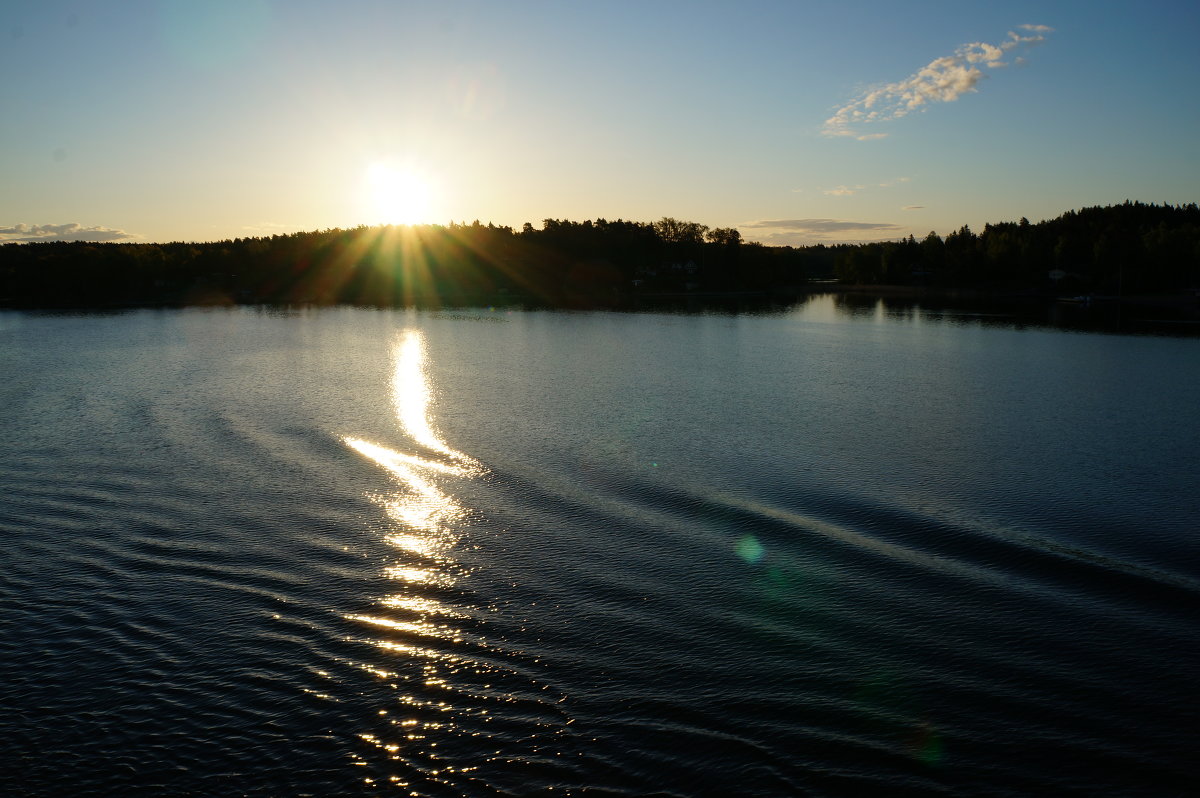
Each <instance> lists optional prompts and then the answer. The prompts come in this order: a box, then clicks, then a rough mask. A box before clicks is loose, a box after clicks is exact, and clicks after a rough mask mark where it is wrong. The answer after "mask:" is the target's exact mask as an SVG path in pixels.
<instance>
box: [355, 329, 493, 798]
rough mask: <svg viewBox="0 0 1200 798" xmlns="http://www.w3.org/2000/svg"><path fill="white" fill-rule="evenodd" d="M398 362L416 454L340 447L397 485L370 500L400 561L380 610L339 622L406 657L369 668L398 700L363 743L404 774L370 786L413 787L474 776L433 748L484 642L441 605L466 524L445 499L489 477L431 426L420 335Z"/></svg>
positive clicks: (403, 346) (387, 570) (402, 345)
mask: <svg viewBox="0 0 1200 798" xmlns="http://www.w3.org/2000/svg"><path fill="white" fill-rule="evenodd" d="M393 358H394V370H393V375H392V381H391V400H392V405H393V408H394V411H395V415H396V419H397V421H398V422H399V426H400V428H401V429H402V430H403V431H404V432H405V433H406V435H407V438H408V441H407V443H408V444H409V445H410V446H412V447H413V448H414V450H415V453H410V452H403V451H397V450H396V449H393V448H390V447H388V446H383V445H381V444H379V443H373V442H371V441H366V440H363V439H361V438H357V437H351V436H345V437H343V439H342V440H343V441H344V442H345V443H346V445H347V446H349V447H350V448H351V449H353V450H354V451H356V452H358V453H359V454H361V455H363V456H364V457H366V458H368V459H370V460H372V461H373V462H375V463H376V464H378V465H379V466H381V467H382V468H383V469H385V470H386V471H387V472H388V473H389V474H390V475H391V476H392V477H393V478H394V480H395V485H396V490H395V491H393V492H390V493H387V494H384V495H373V498H375V499H376V500H377V501H378V503H379V504H380V506H381V507H382V509H383V510H384V512H385V514H386V518H387V519H388V520H389V521H390V523H391V528H390V529H388V531H387V533H386V534H385V536H384V538H383V539H384V541H385V542H386V543H387V544H389V545H390V546H391V547H392V548H393V549H394V550H395V552H396V557H395V559H394V560H393V561H391V562H389V563H388V564H386V565H385V566H384V567H383V571H382V575H383V578H384V579H386V580H387V581H388V582H390V583H391V584H392V585H393V587H392V590H391V592H390V593H389V594H388V595H385V596H383V597H382V598H380V599H378V600H377V602H376V604H377V605H378V606H377V608H376V610H374V611H371V612H359V613H352V614H346V615H344V616H343V617H344V618H345V619H346V620H347V621H350V622H352V623H354V624H355V626H356V627H357V628H359V629H360V630H362V634H364V635H366V638H365V640H364V642H367V643H368V644H370V645H371V646H373V647H374V648H375V650H377V651H379V652H380V654H381V655H382V658H383V659H384V660H385V661H387V660H388V659H389V658H393V659H394V658H400V659H399V660H397V661H396V665H395V666H394V667H395V670H394V671H393V670H392V667H393V666H391V665H387V666H385V667H382V668H381V667H375V666H373V665H364V666H363V668H364V670H366V671H368V672H369V673H371V674H372V675H373V676H375V677H376V678H378V679H381V680H383V681H384V682H386V683H387V684H388V686H390V687H391V688H392V689H394V690H395V691H396V694H395V702H394V703H392V704H390V705H389V706H387V708H385V709H381V710H379V713H378V717H377V719H376V721H375V723H374V726H375V728H373V729H372V730H371V731H370V732H364V733H362V734H360V735H359V737H360V738H361V739H362V740H364V741H366V742H367V743H369V744H370V745H371V746H372V747H373V748H374V749H375V750H376V751H378V752H379V753H381V754H383V755H384V757H385V762H392V763H393V765H392V766H391V767H385V768H383V772H389V771H390V772H392V773H394V772H395V771H396V770H397V768H399V767H403V770H402V771H401V773H400V775H386V776H380V772H381V771H379V769H378V768H376V769H375V770H372V771H371V772H372V777H367V778H365V779H364V780H365V781H366V782H367V783H369V784H374V783H377V782H378V781H379V779H380V778H383V779H386V780H387V781H390V782H391V783H392V784H393V785H396V786H407V785H409V784H410V782H411V781H412V780H414V779H424V780H433V781H441V780H444V779H445V778H447V777H448V776H449V775H450V774H452V773H459V774H462V773H467V772H469V771H470V770H472V769H473V768H470V767H460V766H451V765H450V764H449V763H448V762H446V761H445V759H444V754H443V753H441V752H440V751H439V749H438V748H437V747H436V746H437V742H435V741H432V740H430V739H429V738H430V737H431V735H430V733H429V732H431V731H433V730H436V729H443V727H446V726H452V725H453V724H447V723H446V721H445V720H444V718H445V717H446V713H453V712H455V711H457V712H459V713H460V714H461V713H462V712H464V711H465V709H464V708H462V707H459V708H457V709H456V707H455V703H456V702H455V701H454V698H455V697H456V696H457V697H458V698H460V699H461V698H464V697H466V696H468V695H469V693H468V692H466V691H465V688H464V687H461V686H459V687H456V686H455V684H454V680H453V679H451V678H450V677H453V676H454V675H455V674H457V673H459V672H460V671H462V670H463V669H464V668H468V669H478V668H479V667H480V665H479V663H478V662H473V661H472V659H473V658H472V657H471V656H470V650H469V649H467V648H465V646H468V645H471V646H476V645H483V644H482V642H480V641H475V640H472V641H471V642H470V643H464V633H463V630H462V628H460V627H461V625H462V624H463V623H465V622H466V621H468V620H469V617H470V614H469V611H468V612H464V611H463V609H461V608H458V607H456V606H452V605H450V604H448V603H447V602H446V601H445V600H444V599H445V598H446V596H447V595H448V594H449V595H454V592H453V591H454V590H455V585H456V583H457V582H458V580H459V578H460V577H461V576H462V573H463V569H462V567H461V565H460V564H459V563H458V562H457V561H456V559H455V557H454V554H453V551H454V548H455V546H456V545H457V544H458V541H459V538H460V536H461V530H462V528H463V525H464V524H465V522H466V520H467V519H468V518H469V515H470V514H469V513H468V511H467V510H466V509H465V508H464V507H463V506H462V505H460V504H459V503H458V502H457V501H456V500H455V499H454V497H453V496H452V495H450V493H448V492H447V491H446V489H445V484H446V482H447V481H448V480H449V481H454V480H458V479H470V478H474V477H478V476H480V475H482V474H483V473H484V469H483V467H482V466H481V465H480V464H479V463H478V462H477V461H475V460H474V459H473V458H471V457H469V456H468V455H466V454H464V453H462V452H459V451H457V450H455V449H453V448H451V447H450V446H449V445H448V444H447V443H446V442H445V441H443V440H442V439H441V438H440V437H439V436H438V434H437V432H436V431H435V429H434V425H433V423H432V421H431V419H430V408H431V406H432V405H433V393H432V391H431V389H430V385H429V380H428V378H427V376H426V370H425V368H426V363H425V351H424V341H423V338H422V335H421V333H420V332H419V331H416V330H407V331H405V332H404V333H403V334H402V335H401V336H400V338H399V340H398V341H397V343H396V346H395V348H394V350H393ZM393 712H394V713H395V716H394V717H393V716H392V713H393ZM484 714H486V712H485V713H484ZM435 717H438V718H441V719H439V720H434V718H435ZM354 759H355V760H356V761H355V764H357V765H364V766H365V765H367V764H368V762H367V760H366V759H364V758H363V757H362V756H359V755H354Z"/></svg>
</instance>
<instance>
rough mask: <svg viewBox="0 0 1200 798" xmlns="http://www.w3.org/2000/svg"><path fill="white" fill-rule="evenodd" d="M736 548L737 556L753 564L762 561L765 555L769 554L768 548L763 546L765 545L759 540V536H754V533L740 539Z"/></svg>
mask: <svg viewBox="0 0 1200 798" xmlns="http://www.w3.org/2000/svg"><path fill="white" fill-rule="evenodd" d="M735 550H736V551H737V556H739V557H741V558H742V559H743V560H745V561H746V562H748V563H750V564H751V565H754V564H756V563H760V562H762V559H763V557H765V556H766V554H767V550H766V549H765V548H763V545H762V544H761V543H759V542H758V538H756V537H754V535H745V536H744V537H742V538H741V539H740V540H738V542H737V546H736V547H735Z"/></svg>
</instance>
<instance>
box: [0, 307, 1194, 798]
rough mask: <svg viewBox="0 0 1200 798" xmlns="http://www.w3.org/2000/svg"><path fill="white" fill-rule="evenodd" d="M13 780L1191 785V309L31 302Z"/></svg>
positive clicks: (20, 440)
mask: <svg viewBox="0 0 1200 798" xmlns="http://www.w3.org/2000/svg"><path fill="white" fill-rule="evenodd" d="M0 407H2V408H3V411H4V417H5V422H4V424H3V426H2V427H0V536H2V537H0V539H2V540H3V557H2V558H0V607H2V608H3V613H2V614H0V706H2V707H3V709H4V713H3V732H4V733H3V738H2V739H3V743H2V744H0V774H3V776H2V779H3V782H4V784H5V785H6V791H7V793H8V794H13V795H27V796H61V795H73V796H83V795H104V796H107V795H117V794H120V795H147V796H149V795H155V796H159V795H194V796H233V795H253V796H303V795H311V796H331V795H373V794H380V795H387V794H393V795H429V796H457V795H464V796H488V795H507V796H524V795H532V794H550V795H559V794H561V795H598V796H643V795H656V796H698V795H700V796H702V795H714V796H716V795H739V796H780V795H814V796H859V795H889V796H895V795H914V796H916V795H921V796H924V795H930V794H943V795H978V796H1024V795H1034V794H1044V795H1080V796H1084V795H1088V796H1091V795H1106V796H1117V795H1125V796H1133V795H1147V796H1149V795H1153V796H1163V795H1185V794H1189V793H1190V791H1191V790H1194V788H1195V784H1196V778H1197V766H1196V764H1195V752H1196V751H1197V750H1198V743H1200V733H1198V731H1197V728H1198V723H1197V722H1198V720H1200V718H1198V714H1200V713H1198V712H1197V708H1196V707H1197V703H1196V698H1197V685H1198V684H1200V627H1198V624H1197V619H1198V618H1200V613H1198V610H1200V534H1197V533H1198V524H1197V518H1198V517H1200V491H1198V490H1197V488H1198V487H1200V414H1198V413H1197V408H1198V407H1200V339H1196V338H1180V337H1163V336H1143V335H1123V334H1099V333H1091V332H1078V331H1068V330H1062V329H1054V328H1049V327H1037V326H1026V325H1023V324H1018V323H1015V322H1013V321H1012V320H1010V319H1007V318H1004V317H994V316H990V315H987V314H980V313H977V312H972V311H956V310H954V309H952V308H940V309H937V310H929V309H921V308H919V307H916V306H909V307H903V308H896V307H895V306H889V305H886V304H884V303H882V302H878V303H876V302H874V301H873V300H871V301H869V302H863V301H847V300H844V299H842V298H839V297H835V296H832V295H826V296H815V297H812V298H810V299H808V300H807V301H806V302H804V303H802V304H799V305H797V306H795V307H791V308H783V309H777V310H775V311H773V312H763V313H742V314H734V313H724V314H723V313H693V314H684V313H628V314H621V313H605V312H552V311H541V312H535V311H509V310H461V311H440V312H434V311H408V310H372V309H364V308H330V309H303V308H299V309H281V308H255V307H244V308H229V309H189V310H136V311H128V312H114V313H108V314H105V313H90V314H69V313H63V314H50V313H22V312H0Z"/></svg>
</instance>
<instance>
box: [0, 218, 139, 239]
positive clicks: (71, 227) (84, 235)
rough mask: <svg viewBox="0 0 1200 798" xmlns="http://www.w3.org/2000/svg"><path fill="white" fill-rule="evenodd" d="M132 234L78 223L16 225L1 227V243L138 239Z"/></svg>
mask: <svg viewBox="0 0 1200 798" xmlns="http://www.w3.org/2000/svg"><path fill="white" fill-rule="evenodd" d="M136 237H137V236H135V235H133V234H132V233H127V232H125V231H124V230H117V229H114V228H112V227H83V226H81V225H79V224H78V223H76V222H69V223H67V224H33V225H29V224H16V225H13V226H12V227H0V243H27V242H32V241H123V240H126V239H131V238H136Z"/></svg>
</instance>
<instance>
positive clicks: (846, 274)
mask: <svg viewBox="0 0 1200 798" xmlns="http://www.w3.org/2000/svg"><path fill="white" fill-rule="evenodd" d="M836 275H837V277H838V279H840V280H843V281H845V282H849V283H857V284H884V285H905V284H924V285H934V286H947V287H974V288H985V289H992V290H1008V291H1013V290H1022V289H1024V290H1037V289H1039V288H1042V289H1044V288H1051V289H1053V288H1058V289H1062V290H1073V291H1081V292H1092V293H1098V294H1108V295H1116V294H1122V293H1123V294H1137V293H1152V292H1162V291H1177V290H1180V289H1185V288H1200V209H1198V208H1197V206H1196V205H1195V204H1194V203H1193V204H1190V205H1180V206H1171V205H1147V204H1145V203H1141V202H1128V201H1126V202H1125V203H1123V204H1121V205H1113V206H1109V207H1103V208H1098V207H1097V208H1084V209H1082V210H1079V211H1068V212H1067V213H1064V214H1063V215H1062V216H1059V217H1058V218H1057V219H1051V220H1049V221H1045V222H1039V223H1038V224H1030V223H1029V220H1028V219H1021V220H1020V221H1019V222H1003V223H1001V224H987V225H984V228H983V231H982V232H981V233H979V234H978V235H977V234H975V233H973V232H972V231H971V229H970V228H969V227H967V226H965V225H964V226H963V227H962V228H960V229H959V230H957V231H955V232H953V233H951V234H950V235H948V236H946V237H945V238H941V237H940V236H938V235H937V234H935V233H930V234H929V235H928V236H926V237H925V238H924V239H922V240H920V241H918V240H916V239H915V238H914V237H912V236H909V237H908V238H907V239H905V240H903V241H895V242H886V243H878V244H863V245H860V246H857V247H853V248H850V249H847V250H845V251H843V252H841V253H839V255H838V259H837V265H836Z"/></svg>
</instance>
